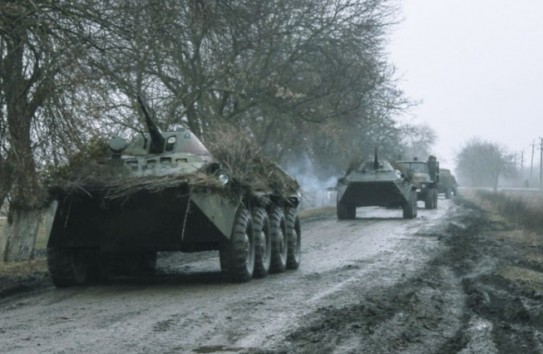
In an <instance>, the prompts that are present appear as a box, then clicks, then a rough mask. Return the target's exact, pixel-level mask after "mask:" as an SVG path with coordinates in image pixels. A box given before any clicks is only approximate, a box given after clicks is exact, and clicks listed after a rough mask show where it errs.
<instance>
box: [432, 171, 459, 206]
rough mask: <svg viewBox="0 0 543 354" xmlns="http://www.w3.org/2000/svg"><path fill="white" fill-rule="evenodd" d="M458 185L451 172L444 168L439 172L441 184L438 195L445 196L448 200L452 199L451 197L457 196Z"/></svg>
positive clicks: (438, 186) (438, 187) (439, 184)
mask: <svg viewBox="0 0 543 354" xmlns="http://www.w3.org/2000/svg"><path fill="white" fill-rule="evenodd" d="M457 188H458V184H457V183H456V178H454V175H453V174H452V173H451V170H449V169H446V168H442V169H440V170H439V182H438V183H437V191H438V193H443V194H445V198H446V199H450V198H451V195H456V191H457Z"/></svg>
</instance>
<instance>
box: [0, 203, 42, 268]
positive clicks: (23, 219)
mask: <svg viewBox="0 0 543 354" xmlns="http://www.w3.org/2000/svg"><path fill="white" fill-rule="evenodd" d="M41 216H42V212H41V210H19V209H16V208H11V209H10V212H9V216H8V222H7V224H6V226H5V230H4V239H3V240H2V244H0V255H1V256H2V260H3V261H4V262H13V261H26V260H29V259H32V258H33V256H34V244H35V243H36V237H37V235H38V228H39V225H40V220H41Z"/></svg>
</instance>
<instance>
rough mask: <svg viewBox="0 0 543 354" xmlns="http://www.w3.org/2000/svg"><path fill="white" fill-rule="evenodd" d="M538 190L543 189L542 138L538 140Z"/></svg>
mask: <svg viewBox="0 0 543 354" xmlns="http://www.w3.org/2000/svg"><path fill="white" fill-rule="evenodd" d="M539 189H543V138H539Z"/></svg>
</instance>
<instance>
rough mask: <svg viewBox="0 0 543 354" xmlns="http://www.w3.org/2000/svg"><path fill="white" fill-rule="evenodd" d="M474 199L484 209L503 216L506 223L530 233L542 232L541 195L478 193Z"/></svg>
mask: <svg viewBox="0 0 543 354" xmlns="http://www.w3.org/2000/svg"><path fill="white" fill-rule="evenodd" d="M475 197H476V198H477V199H478V200H480V201H481V202H482V203H483V204H484V205H483V206H484V207H485V209H490V210H491V211H493V212H496V213H498V214H500V215H501V216H503V217H504V218H505V219H506V220H507V221H508V222H510V223H513V224H515V225H517V226H519V227H521V228H524V229H527V230H530V231H532V232H537V233H542V232H543V194H542V193H531V194H525V193H514V192H489V191H478V192H476V193H475Z"/></svg>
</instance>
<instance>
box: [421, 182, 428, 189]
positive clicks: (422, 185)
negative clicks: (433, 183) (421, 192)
mask: <svg viewBox="0 0 543 354" xmlns="http://www.w3.org/2000/svg"><path fill="white" fill-rule="evenodd" d="M427 186H428V185H427V184H426V183H421V184H420V188H426V187H427Z"/></svg>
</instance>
